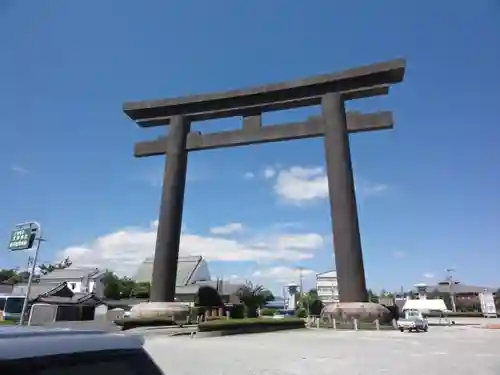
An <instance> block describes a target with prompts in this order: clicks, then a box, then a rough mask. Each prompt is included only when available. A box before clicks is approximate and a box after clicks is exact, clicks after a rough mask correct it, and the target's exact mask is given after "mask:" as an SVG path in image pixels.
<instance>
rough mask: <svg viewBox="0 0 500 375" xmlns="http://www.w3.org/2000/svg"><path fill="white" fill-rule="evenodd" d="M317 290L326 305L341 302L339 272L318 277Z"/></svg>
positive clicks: (318, 275)
mask: <svg viewBox="0 0 500 375" xmlns="http://www.w3.org/2000/svg"><path fill="white" fill-rule="evenodd" d="M316 290H317V291H318V297H319V299H320V300H321V302H323V303H324V304H325V305H326V304H329V303H334V302H339V287H338V282H337V271H335V270H332V271H327V272H322V273H318V274H317V275H316Z"/></svg>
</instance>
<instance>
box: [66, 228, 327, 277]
mask: <svg viewBox="0 0 500 375" xmlns="http://www.w3.org/2000/svg"><path fill="white" fill-rule="evenodd" d="M156 230H157V222H153V223H152V224H151V225H150V227H148V228H124V229H122V230H119V231H116V232H113V233H109V234H106V235H103V236H101V237H99V238H97V239H95V240H94V241H91V242H89V243H87V244H83V245H80V246H71V247H68V248H66V249H63V250H61V252H60V254H59V255H60V256H61V257H66V256H68V257H70V259H71V260H72V261H73V264H75V265H77V266H96V267H100V268H109V269H111V270H113V271H115V272H116V273H118V274H120V275H133V274H134V273H135V271H136V268H137V266H138V265H139V264H140V263H141V262H142V261H143V260H144V259H145V258H147V257H150V256H152V255H153V252H154V248H155V242H156ZM322 245H323V241H322V239H321V236H320V235H319V234H316V233H296V234H290V233H286V234H279V233H278V234H268V235H264V236H261V237H252V238H246V239H242V240H235V239H228V238H221V237H216V236H210V235H209V236H205V235H200V234H194V233H187V232H183V233H182V236H181V246H180V247H181V250H180V251H181V254H183V255H202V256H203V257H205V258H206V259H207V260H217V261H224V262H236V261H238V262H239V261H248V262H256V263H261V264H263V263H269V262H276V261H287V262H298V261H303V260H306V259H311V258H313V257H314V251H315V250H316V249H319V248H321V246H322Z"/></svg>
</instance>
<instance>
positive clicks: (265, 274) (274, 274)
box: [252, 266, 316, 283]
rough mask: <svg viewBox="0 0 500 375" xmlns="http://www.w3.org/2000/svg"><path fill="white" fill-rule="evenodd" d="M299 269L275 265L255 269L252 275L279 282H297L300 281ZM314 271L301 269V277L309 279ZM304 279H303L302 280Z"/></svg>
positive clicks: (313, 274) (314, 273)
mask: <svg viewBox="0 0 500 375" xmlns="http://www.w3.org/2000/svg"><path fill="white" fill-rule="evenodd" d="M300 272H301V271H300V270H299V268H294V267H286V266H275V267H270V268H263V269H261V270H258V271H255V272H254V273H253V275H252V277H255V278H259V279H270V280H273V281H275V282H279V283H292V282H295V283H299V282H300ZM315 275H316V272H315V271H313V270H310V269H302V278H303V279H304V278H307V279H310V278H311V277H313V276H315ZM303 281H304V280H303ZM307 281H310V280H307Z"/></svg>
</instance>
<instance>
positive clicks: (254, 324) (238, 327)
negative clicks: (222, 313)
mask: <svg viewBox="0 0 500 375" xmlns="http://www.w3.org/2000/svg"><path fill="white" fill-rule="evenodd" d="M304 327H305V322H304V320H303V319H297V318H285V319H262V318H248V319H227V320H214V321H211V322H205V323H200V324H199V325H198V330H199V331H200V332H213V331H248V332H259V331H261V332H266V331H273V330H274V331H277V330H282V329H294V328H304Z"/></svg>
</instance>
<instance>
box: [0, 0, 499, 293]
mask: <svg viewBox="0 0 500 375" xmlns="http://www.w3.org/2000/svg"><path fill="white" fill-rule="evenodd" d="M1 4H2V5H1V6H0V46H1V55H0V56H1V59H0V108H1V114H2V119H1V124H2V125H1V127H0V132H1V133H0V134H1V136H0V206H1V207H2V210H1V215H0V229H1V230H0V243H4V244H5V248H6V247H7V242H8V237H9V231H10V229H11V227H12V226H13V225H14V224H16V223H17V222H22V221H26V220H31V219H34V220H38V221H39V222H41V223H42V225H43V227H44V230H45V236H46V238H47V240H48V241H47V242H46V243H45V244H43V248H42V252H41V260H42V261H51V260H55V259H61V258H62V257H63V256H64V255H70V256H71V258H72V259H73V261H74V262H75V263H78V264H81V265H83V264H98V265H100V266H101V267H110V268H113V269H116V270H117V271H118V272H120V273H122V274H131V273H133V270H134V268H135V265H136V264H137V262H140V261H141V260H142V258H144V257H145V256H147V255H149V254H151V253H152V251H153V247H154V236H155V231H154V229H155V228H154V223H153V222H154V220H155V219H156V218H157V215H158V203H159V196H160V180H161V171H162V168H163V163H164V159H163V158H162V157H154V158H148V159H134V158H133V154H132V150H133V144H134V143H135V142H136V141H139V140H143V139H151V138H155V137H156V136H158V135H160V134H162V133H163V132H165V131H166V130H165V129H164V128H158V129H148V130H146V129H139V128H138V127H137V126H136V125H135V124H134V123H133V122H131V121H130V120H128V119H127V118H126V117H125V116H124V115H123V113H122V111H121V104H122V102H124V101H128V100H141V99H151V98H163V97H175V96H181V95H185V94H190V93H200V92H211V91H220V90H226V89H234V88H239V87H245V86H252V85H258V84H264V83H268V82H269V83H270V82H275V81H283V80H287V79H292V78H300V77H304V76H308V75H315V74H320V73H327V72H331V71H336V70H341V69H344V68H349V67H351V66H357V65H365V64H369V63H372V62H376V61H384V60H389V59H392V58H396V57H405V58H406V59H407V62H408V68H407V74H406V76H405V81H404V82H403V83H402V84H400V85H397V86H396V87H394V89H393V90H392V91H391V94H390V95H389V96H387V97H380V98H373V99H369V100H362V101H357V102H350V103H348V107H349V108H356V109H361V110H364V111H373V110H378V109H389V110H393V111H394V116H395V119H396V127H395V129H394V130H392V131H383V132H377V133H371V134H358V135H353V136H352V137H351V151H352V155H353V163H354V167H355V171H356V179H357V189H358V200H359V215H360V224H361V229H362V241H363V248H364V255H365V268H366V273H367V278H368V284H369V286H371V287H373V288H375V289H380V288H383V287H385V288H387V289H399V287H400V286H401V285H402V286H405V287H410V286H411V285H413V284H415V283H417V282H422V281H426V282H429V283H430V282H433V281H434V280H435V278H438V277H441V276H443V274H444V269H445V268H447V267H454V268H456V270H457V271H456V277H457V278H458V279H460V280H462V281H463V282H468V283H476V284H485V285H486V284H488V285H491V286H500V276H498V272H497V264H498V260H499V243H500V237H499V234H498V231H497V230H496V229H498V226H499V224H500V220H499V215H498V209H499V208H500V198H499V194H498V191H499V183H500V176H499V174H498V173H496V172H495V171H498V167H499V165H500V148H498V147H497V144H498V140H499V139H500V127H499V126H498V125H499V118H500V116H499V115H500V110H499V105H498V103H499V102H498V99H499V94H498V88H499V84H500V71H499V70H498V67H499V66H500V49H499V48H498V46H500V2H498V1H495V0H485V1H480V2H466V1H458V2H457V1H451V0H446V1H444V0H443V1H439V2H436V1H433V2H431V1H429V0H426V1H419V2H401V1H396V0H384V1H377V2H374V1H354V0H350V1H333V0H324V1H320V0H316V1H315V0H310V1H307V2H305V1H297V0H289V1H281V0H274V1H272V2H271V1H264V0H254V1H249V2H236V1H215V0H214V1H210V2H208V1H201V0H184V1H182V2H180V1H179V2H173V1H160V0H158V1H154V0H150V1H141V2H139V1H132V0H120V1H119V2H118V1H107V2H103V1H97V0H93V1H85V2H74V1H65V0H45V1H25V2H22V1H14V0H3V1H2V2H1ZM315 111H317V109H314V108H313V109H309V110H301V111H288V112H279V113H274V114H271V115H266V116H265V122H266V123H279V122H285V121H290V120H300V119H304V118H305V116H307V115H308V114H310V113H312V112H315ZM239 124H240V120H238V119H229V120H222V121H215V122H210V123H203V124H196V125H195V129H196V130H202V131H215V130H222V129H234V128H236V127H238V126H239ZM321 142H322V141H321V140H320V139H314V140H304V141H294V142H285V143H279V144H271V145H258V146H250V147H245V148H233V149H223V150H215V151H209V152H201V153H193V154H191V155H190V160H189V163H190V165H189V167H190V171H189V177H188V180H189V183H188V187H187V191H186V208H185V214H184V236H183V252H184V253H201V254H202V255H205V256H206V257H207V258H208V259H210V260H211V261H210V267H211V270H212V274H214V275H221V276H224V277H226V278H227V277H231V278H232V279H234V280H236V279H242V278H250V279H254V280H256V281H257V282H262V283H264V284H266V285H269V286H270V287H271V288H273V289H275V290H277V289H279V287H278V285H280V284H281V283H283V282H287V281H289V280H290V281H291V280H294V279H295V280H296V279H297V272H296V271H294V268H296V267H299V266H301V267H304V268H306V269H307V270H310V271H309V274H308V271H305V274H306V282H308V283H310V282H311V280H312V276H311V275H312V274H313V273H314V272H320V271H326V270H328V269H330V268H331V267H332V266H333V260H332V245H331V243H332V241H331V234H330V228H331V226H330V218H329V210H328V204H327V198H326V195H325V191H326V190H325V187H326V185H325V183H324V182H325V181H324V176H323V174H322V173H323V171H322V170H321V167H322V166H323V165H324V159H323V147H322V143H321ZM495 176H497V177H495ZM231 223H232V225H229V226H228V224H231ZM214 227H223V228H218V230H217V228H214ZM27 256H28V254H27V253H15V254H14V253H9V252H8V251H7V250H6V249H5V250H4V252H3V255H2V256H1V257H0V267H15V266H23V265H24V264H25V263H26V258H27ZM433 275H434V278H433Z"/></svg>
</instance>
